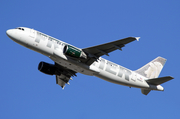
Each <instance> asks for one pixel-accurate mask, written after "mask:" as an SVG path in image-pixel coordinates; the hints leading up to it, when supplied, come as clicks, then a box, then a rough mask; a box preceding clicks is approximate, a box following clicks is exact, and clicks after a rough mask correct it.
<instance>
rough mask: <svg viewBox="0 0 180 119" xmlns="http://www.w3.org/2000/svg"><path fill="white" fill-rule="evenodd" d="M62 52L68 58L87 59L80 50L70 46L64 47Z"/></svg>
mask: <svg viewBox="0 0 180 119" xmlns="http://www.w3.org/2000/svg"><path fill="white" fill-rule="evenodd" d="M63 52H64V54H65V55H67V56H70V57H74V58H83V59H87V55H86V54H85V53H84V52H83V51H82V50H80V49H78V48H75V47H73V46H70V45H66V46H64V50H63Z"/></svg>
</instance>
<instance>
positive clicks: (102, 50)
mask: <svg viewBox="0 0 180 119" xmlns="http://www.w3.org/2000/svg"><path fill="white" fill-rule="evenodd" d="M139 38H140V37H128V38H124V39H120V40H116V41H113V42H109V43H105V44H101V45H97V46H93V47H88V48H84V49H82V50H83V51H84V52H86V53H88V55H89V57H91V58H90V59H89V60H88V61H87V62H86V64H89V65H90V64H91V63H93V62H94V61H95V60H96V59H97V58H99V57H100V56H102V55H107V56H109V54H108V53H110V52H112V51H114V50H117V49H119V50H122V49H121V48H122V47H124V46H125V45H126V44H128V43H130V42H132V41H134V40H139Z"/></svg>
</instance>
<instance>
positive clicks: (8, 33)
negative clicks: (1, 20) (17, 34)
mask: <svg viewBox="0 0 180 119" xmlns="http://www.w3.org/2000/svg"><path fill="white" fill-rule="evenodd" d="M6 34H7V36H8V37H10V38H12V36H13V30H12V29H9V30H7V31H6Z"/></svg>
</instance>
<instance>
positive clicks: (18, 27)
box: [16, 27, 24, 31]
mask: <svg viewBox="0 0 180 119" xmlns="http://www.w3.org/2000/svg"><path fill="white" fill-rule="evenodd" d="M16 29H19V30H22V31H24V28H21V27H18V28H16Z"/></svg>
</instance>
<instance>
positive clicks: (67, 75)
mask: <svg viewBox="0 0 180 119" xmlns="http://www.w3.org/2000/svg"><path fill="white" fill-rule="evenodd" d="M55 65H56V66H57V67H58V70H59V72H60V75H56V84H58V85H60V86H61V87H62V88H63V89H64V87H65V85H66V84H68V85H70V84H69V79H71V80H72V78H71V77H72V76H76V72H74V71H72V70H70V69H67V68H65V67H63V66H60V65H58V64H57V63H55Z"/></svg>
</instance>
